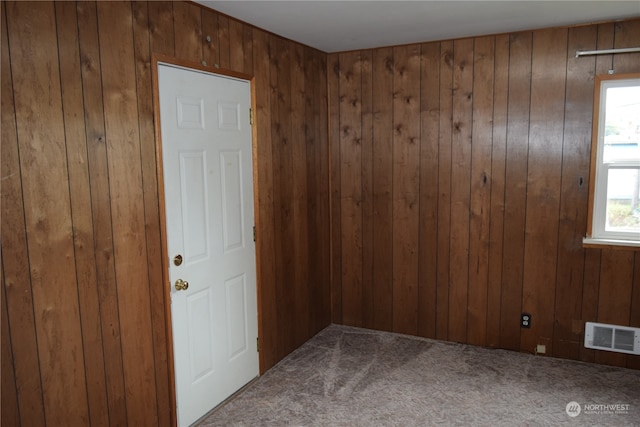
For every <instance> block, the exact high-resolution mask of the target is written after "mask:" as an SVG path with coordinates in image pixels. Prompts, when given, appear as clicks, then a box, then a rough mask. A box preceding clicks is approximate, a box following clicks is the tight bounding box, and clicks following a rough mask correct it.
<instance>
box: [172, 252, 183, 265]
mask: <svg viewBox="0 0 640 427" xmlns="http://www.w3.org/2000/svg"><path fill="white" fill-rule="evenodd" d="M173 264H174V265H180V264H182V255H180V254H178V255H176V256H174V257H173Z"/></svg>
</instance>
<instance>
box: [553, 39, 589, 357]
mask: <svg viewBox="0 0 640 427" xmlns="http://www.w3.org/2000/svg"><path fill="white" fill-rule="evenodd" d="M596 38H597V28H596V27H595V26H589V27H577V28H571V29H569V38H568V47H567V59H566V61H567V88H566V100H565V105H564V129H563V132H564V135H563V138H564V144H563V150H562V179H561V188H560V212H559V218H558V221H559V224H558V226H559V231H558V268H557V272H556V282H557V285H556V297H555V299H556V303H555V308H554V312H555V321H554V331H553V340H554V345H553V348H554V355H556V356H560V357H565V358H570V359H578V358H579V352H580V347H583V345H582V342H581V333H582V330H583V325H582V322H581V311H582V298H581V297H582V295H583V272H584V258H585V251H584V249H583V248H582V236H583V235H584V233H585V230H586V229H587V215H586V213H587V203H588V197H589V189H588V187H589V185H588V182H589V179H588V176H589V158H590V147H591V144H590V143H591V132H590V126H587V124H590V123H591V116H592V108H591V106H592V104H593V70H594V67H595V58H575V55H574V52H575V51H576V50H593V49H595V47H596ZM578 59H580V61H579V60H578ZM583 59H584V61H582V60H583ZM576 296H580V298H576ZM560 351H562V353H560Z"/></svg>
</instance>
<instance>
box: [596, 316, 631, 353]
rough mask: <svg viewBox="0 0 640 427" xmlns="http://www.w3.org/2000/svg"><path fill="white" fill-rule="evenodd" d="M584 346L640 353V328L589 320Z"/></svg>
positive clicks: (618, 351)
mask: <svg viewBox="0 0 640 427" xmlns="http://www.w3.org/2000/svg"><path fill="white" fill-rule="evenodd" d="M584 346H585V347H587V348H594V349H596V350H607V351H615V352H617V353H627V354H640V328H631V327H629V326H618V325H607V324H605V323H594V322H587V324H586V325H585V332H584Z"/></svg>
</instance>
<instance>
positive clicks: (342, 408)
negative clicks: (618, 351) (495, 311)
mask: <svg viewBox="0 0 640 427" xmlns="http://www.w3.org/2000/svg"><path fill="white" fill-rule="evenodd" d="M570 402H576V403H577V404H578V405H579V407H578V405H572V406H571V408H572V409H573V412H572V414H573V415H576V414H577V410H578V408H579V410H580V413H579V414H577V416H575V417H571V416H569V415H568V413H567V405H568V404H569V403H570ZM198 425H199V426H202V427H204V426H432V425H455V426H558V425H572V426H596V425H597V426H625V425H637V426H640V371H635V370H630V369H623V368H615V367H608V366H601V365H595V364H587V363H581V362H573V361H567V360H560V359H554V358H550V357H541V356H532V355H526V354H521V353H517V352H511V351H505V350H491V349H485V348H481V347H475V346H470V345H463V344H453V343H446V342H440V341H434V340H428V339H422V338H417V337H411V336H406V335H398V334H392V333H387V332H378V331H370V330H366V329H359V328H351V327H345V326H337V325H331V326H329V327H327V328H326V329H324V330H323V331H321V332H320V333H319V334H318V335H316V336H315V337H313V338H312V339H311V340H309V341H308V342H307V343H305V344H304V345H303V346H302V347H300V348H299V349H297V350H296V351H294V352H293V353H291V354H290V355H289V356H287V357H286V358H285V359H283V360H282V361H281V362H280V363H278V364H277V365H276V366H275V367H273V368H272V369H271V370H269V371H268V372H267V373H266V374H265V375H263V376H262V377H260V378H259V379H258V380H257V381H255V382H254V383H253V384H251V385H250V386H249V387H247V388H246V389H245V390H243V391H242V392H241V393H239V394H238V395H237V396H236V397H234V398H233V399H230V401H228V402H227V403H225V404H223V405H221V406H220V407H219V408H217V409H216V410H214V411H213V412H212V413H211V414H209V415H208V416H207V417H206V418H205V419H204V420H202V421H201V422H200V423H199V424H198Z"/></svg>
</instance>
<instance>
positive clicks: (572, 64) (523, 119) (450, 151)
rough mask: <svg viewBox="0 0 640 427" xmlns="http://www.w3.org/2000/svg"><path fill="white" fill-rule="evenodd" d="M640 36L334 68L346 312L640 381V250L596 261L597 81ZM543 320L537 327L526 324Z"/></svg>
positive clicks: (593, 29)
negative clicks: (590, 239)
mask: <svg viewBox="0 0 640 427" xmlns="http://www.w3.org/2000/svg"><path fill="white" fill-rule="evenodd" d="M639 45H640V21H638V20H631V21H627V22H620V23H615V24H614V23H609V24H601V25H589V26H580V27H574V28H557V29H548V30H541V31H533V32H519V33H513V34H506V35H498V36H487V37H476V38H467V39H460V40H449V41H441V42H434V43H424V44H412V45H406V46H396V47H387V48H379V49H373V50H362V51H352V52H344V53H336V54H330V55H329V56H328V60H327V62H328V63H327V70H328V84H329V89H328V91H329V139H330V147H331V154H330V162H331V199H332V208H331V214H332V219H331V225H332V266H333V270H332V290H331V293H332V313H333V321H334V322H336V323H343V324H347V325H354V326H362V327H366V328H374V329H381V330H389V331H395V332H401V333H405V334H412V335H419V336H424V337H430V338H437V339H442V340H450V341H458V342H463V343H469V344H475V345H481V346H489V347H498V348H505V349H512V350H518V351H524V352H530V353H531V352H533V351H534V348H535V346H536V344H545V345H546V349H547V354H549V355H553V356H557V357H563V358H569V359H577V360H585V361H595V362H598V363H603V364H611V365H620V366H629V367H633V368H637V369H639V368H640V360H639V359H640V357H639V356H626V355H623V354H618V353H608V352H595V351H591V350H587V349H585V348H584V347H583V345H582V340H583V328H584V322H585V321H598V322H605V323H614V324H619V325H632V326H636V327H640V252H633V251H630V250H612V249H584V248H583V247H582V237H583V236H584V234H585V231H586V214H587V197H588V192H589V188H588V182H589V180H588V176H589V159H590V157H589V153H590V147H591V120H592V110H593V91H594V75H596V74H603V73H607V72H608V70H610V69H613V70H615V72H617V73H625V72H639V71H640V54H638V53H635V54H617V55H600V56H591V57H581V58H575V52H576V50H591V49H606V48H623V47H635V46H639ZM522 312H528V313H531V314H532V316H533V317H532V325H531V328H530V329H521V328H520V314H521V313H522Z"/></svg>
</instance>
